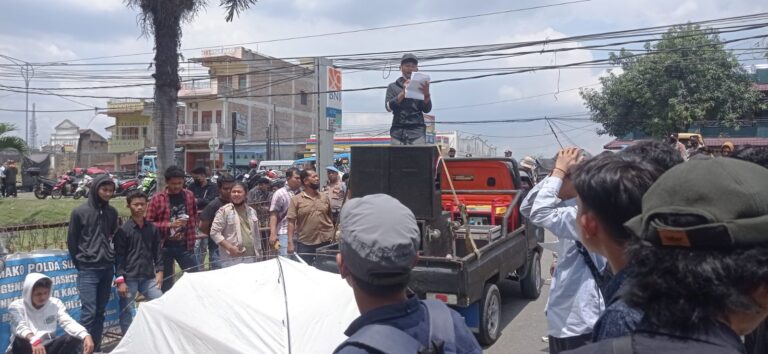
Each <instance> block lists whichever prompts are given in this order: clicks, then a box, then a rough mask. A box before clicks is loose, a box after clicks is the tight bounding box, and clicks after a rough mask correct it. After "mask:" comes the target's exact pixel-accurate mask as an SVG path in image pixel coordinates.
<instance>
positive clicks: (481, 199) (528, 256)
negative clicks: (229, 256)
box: [315, 150, 543, 345]
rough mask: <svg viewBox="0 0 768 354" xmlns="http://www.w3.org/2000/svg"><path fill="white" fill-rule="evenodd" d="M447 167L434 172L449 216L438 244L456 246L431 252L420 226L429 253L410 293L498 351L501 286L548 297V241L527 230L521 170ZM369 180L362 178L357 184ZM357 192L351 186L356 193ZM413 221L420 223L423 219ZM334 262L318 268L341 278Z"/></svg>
mask: <svg viewBox="0 0 768 354" xmlns="http://www.w3.org/2000/svg"><path fill="white" fill-rule="evenodd" d="M354 152H355V151H354V150H353V155H354ZM441 161H442V162H441V163H444V164H445V168H443V167H440V168H436V169H435V172H436V176H435V182H437V183H435V185H436V186H437V187H438V188H439V189H438V193H435V195H436V196H437V198H439V201H438V203H439V205H440V207H441V209H442V210H441V213H440V217H439V218H440V220H439V222H438V224H441V225H449V227H447V228H442V230H447V235H444V234H443V235H440V236H439V238H441V239H443V241H444V240H445V239H448V240H450V243H451V245H450V247H448V250H449V251H448V252H445V253H436V252H433V250H432V249H430V248H429V247H428V244H429V242H430V238H431V237H434V234H435V230H429V228H427V227H424V226H423V225H421V224H420V228H422V230H423V232H422V250H420V252H419V260H418V262H417V264H416V266H415V267H414V268H413V270H412V275H411V282H410V284H409V289H410V291H412V292H413V293H415V294H416V295H417V296H419V297H420V298H422V299H436V300H440V301H443V302H445V303H446V304H448V305H449V306H451V307H452V308H454V309H455V310H457V311H458V312H459V313H460V314H461V315H462V316H463V317H464V319H465V321H466V323H467V325H468V327H469V328H470V329H471V330H472V331H473V332H474V333H475V334H476V336H477V338H478V341H479V342H480V343H481V344H484V345H491V344H493V343H494V342H495V341H496V340H497V339H498V337H499V335H500V333H501V310H502V301H501V294H500V292H499V288H498V286H497V284H498V283H499V282H500V281H501V280H504V279H513V280H516V281H518V282H519V284H520V287H521V293H522V295H523V297H525V298H527V299H532V300H533V299H537V298H538V297H539V295H540V293H541V287H542V283H543V282H542V278H541V253H542V248H541V246H540V245H539V243H538V242H537V241H538V240H537V236H539V237H540V235H543V233H542V232H541V230H539V229H538V228H537V227H535V226H533V225H532V224H529V223H527V222H526V220H525V219H524V218H523V217H522V216H521V215H520V211H519V207H520V203H521V202H522V200H523V199H524V198H525V195H526V194H527V193H528V191H529V190H530V184H528V185H527V186H525V187H523V184H522V182H521V176H520V171H519V169H518V165H517V162H516V161H515V160H512V159H510V158H501V157H499V158H450V159H444V160H441ZM356 162H357V164H356V166H355V171H354V172H353V173H352V177H353V178H355V177H356V176H355V174H356V173H362V172H364V171H365V170H364V169H362V170H359V167H360V164H361V163H363V164H364V163H365V159H356ZM432 166H435V165H432ZM426 169H429V167H426ZM446 170H447V173H446ZM449 176H450V177H449ZM368 177H369V176H358V178H360V179H357V180H356V181H365V180H368ZM372 178H375V177H372ZM353 182H355V181H353ZM358 187H359V186H358ZM355 188H356V185H355V184H354V183H352V185H351V186H350V189H351V190H353V191H355ZM353 193H354V192H353ZM394 194H397V193H394ZM353 196H360V195H353ZM393 196H394V197H396V198H397V196H396V195H393ZM404 204H406V206H408V204H407V203H404ZM414 214H415V215H417V221H419V220H418V219H419V217H418V215H419V214H420V213H418V212H417V211H414ZM424 229H427V230H424ZM430 234H432V235H430ZM437 234H440V233H439V232H438V233H437ZM441 242H442V241H441ZM438 248H440V247H438ZM337 252H338V245H337V244H332V245H329V246H326V247H324V248H321V249H320V250H318V253H319V254H320V255H325V256H332V255H335V253H337ZM440 252H443V251H440ZM428 253H431V254H428ZM334 260H335V257H317V258H316V261H315V266H316V267H318V268H320V269H323V270H327V271H333V272H338V269H337V267H336V264H335V261H334Z"/></svg>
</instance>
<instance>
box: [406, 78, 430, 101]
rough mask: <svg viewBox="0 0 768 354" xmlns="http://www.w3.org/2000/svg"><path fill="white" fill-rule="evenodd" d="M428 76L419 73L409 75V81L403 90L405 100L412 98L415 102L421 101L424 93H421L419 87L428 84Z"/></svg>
mask: <svg viewBox="0 0 768 354" xmlns="http://www.w3.org/2000/svg"><path fill="white" fill-rule="evenodd" d="M429 80H430V79H429V75H427V74H423V73H420V72H418V71H417V72H413V73H411V81H410V82H409V83H408V86H406V88H405V98H413V99H415V100H423V99H424V92H421V85H422V84H425V83H426V84H428V83H429Z"/></svg>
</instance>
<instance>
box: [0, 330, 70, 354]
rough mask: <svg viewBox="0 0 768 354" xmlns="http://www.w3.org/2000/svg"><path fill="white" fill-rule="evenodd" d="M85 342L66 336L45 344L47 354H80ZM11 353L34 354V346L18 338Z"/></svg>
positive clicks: (14, 341)
mask: <svg viewBox="0 0 768 354" xmlns="http://www.w3.org/2000/svg"><path fill="white" fill-rule="evenodd" d="M82 342H83V341H82V340H80V338H76V337H72V336H70V335H69V334H65V335H63V336H61V337H56V338H54V339H53V340H52V341H50V342H48V343H46V344H45V353H46V354H78V352H81V350H80V344H81V343H82ZM11 353H13V354H32V345H31V344H29V341H28V340H26V339H23V338H21V337H16V339H14V340H13V347H11Z"/></svg>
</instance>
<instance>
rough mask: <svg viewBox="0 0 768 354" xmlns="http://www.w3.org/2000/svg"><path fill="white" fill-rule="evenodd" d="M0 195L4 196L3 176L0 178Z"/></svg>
mask: <svg viewBox="0 0 768 354" xmlns="http://www.w3.org/2000/svg"><path fill="white" fill-rule="evenodd" d="M0 195H2V196H3V198H5V177H3V178H0Z"/></svg>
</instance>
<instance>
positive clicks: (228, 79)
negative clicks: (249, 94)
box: [217, 76, 232, 90]
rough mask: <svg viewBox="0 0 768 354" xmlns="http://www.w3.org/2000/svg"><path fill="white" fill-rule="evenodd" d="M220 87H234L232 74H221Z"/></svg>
mask: <svg viewBox="0 0 768 354" xmlns="http://www.w3.org/2000/svg"><path fill="white" fill-rule="evenodd" d="M217 80H218V82H219V89H220V90H221V89H225V90H229V89H231V88H232V76H219V77H218V79H217Z"/></svg>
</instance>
